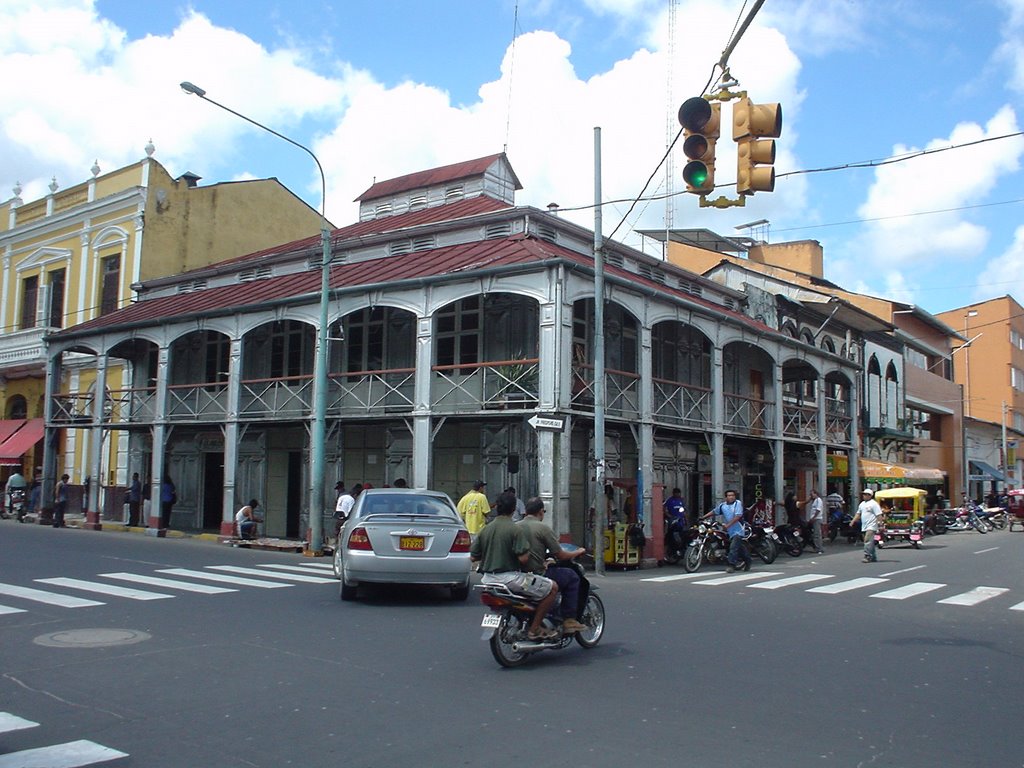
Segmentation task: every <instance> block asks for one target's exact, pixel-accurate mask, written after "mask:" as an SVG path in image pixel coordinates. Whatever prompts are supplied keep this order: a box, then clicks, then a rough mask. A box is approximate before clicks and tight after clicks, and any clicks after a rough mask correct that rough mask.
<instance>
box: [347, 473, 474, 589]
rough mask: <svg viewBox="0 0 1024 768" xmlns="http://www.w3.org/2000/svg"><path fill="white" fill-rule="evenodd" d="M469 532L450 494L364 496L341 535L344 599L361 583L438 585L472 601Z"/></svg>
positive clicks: (398, 491) (396, 491)
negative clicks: (470, 596) (470, 591)
mask: <svg viewBox="0 0 1024 768" xmlns="http://www.w3.org/2000/svg"><path fill="white" fill-rule="evenodd" d="M470 543H471V539H470V535H469V531H467V530H466V526H465V525H464V524H463V522H462V518H461V517H460V516H459V513H458V512H457V511H456V509H455V505H454V504H453V503H452V500H451V499H450V498H449V497H448V495H447V494H444V493H441V492H439V491H426V490H412V489H407V488H371V489H370V490H367V491H363V492H362V493H361V494H360V495H359V498H358V499H356V504H355V506H354V507H353V508H352V512H351V513H350V514H349V516H348V519H347V520H346V521H345V524H344V525H343V526H342V528H341V532H340V533H339V534H338V542H337V546H336V547H335V548H334V573H335V575H336V576H337V577H338V578H339V579H340V580H341V599H342V600H355V599H356V596H357V592H358V589H359V585H360V584H365V583H376V584H436V585H439V586H445V587H449V588H450V589H451V595H452V599H453V600H465V599H466V598H467V597H468V596H469V570H470V562H469V546H470Z"/></svg>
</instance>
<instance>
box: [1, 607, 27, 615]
mask: <svg viewBox="0 0 1024 768" xmlns="http://www.w3.org/2000/svg"><path fill="white" fill-rule="evenodd" d="M24 612H25V609H24V608H12V607H11V606H9V605H0V616H3V615H4V614H5V613H24Z"/></svg>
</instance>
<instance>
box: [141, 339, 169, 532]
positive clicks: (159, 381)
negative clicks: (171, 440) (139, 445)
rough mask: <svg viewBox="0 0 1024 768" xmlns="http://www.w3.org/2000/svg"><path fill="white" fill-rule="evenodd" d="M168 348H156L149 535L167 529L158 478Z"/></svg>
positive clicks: (164, 422)
mask: <svg viewBox="0 0 1024 768" xmlns="http://www.w3.org/2000/svg"><path fill="white" fill-rule="evenodd" d="M169 358H170V349H169V347H167V345H165V344H161V345H160V348H159V349H158V350H157V362H156V397H155V399H154V402H153V466H152V472H153V476H152V477H150V478H149V498H150V502H149V520H147V523H148V524H149V528H148V529H147V530H146V533H147V534H149V535H150V536H166V535H167V531H166V529H164V528H161V527H160V480H161V479H162V478H163V476H164V461H165V451H164V448H165V442H166V440H167V436H168V427H167V385H168V383H169V366H168V363H169Z"/></svg>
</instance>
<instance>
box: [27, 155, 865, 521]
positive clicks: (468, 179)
mask: <svg viewBox="0 0 1024 768" xmlns="http://www.w3.org/2000/svg"><path fill="white" fill-rule="evenodd" d="M519 188H520V183H519V181H518V179H517V177H516V175H515V173H514V172H513V170H512V168H511V166H510V164H509V162H508V159H507V158H506V157H505V155H504V154H497V155H492V156H488V157H484V158H479V159H476V160H472V161H467V162H464V163H458V164H455V165H451V166H446V167H444V168H437V169H431V170H428V171H423V172H419V173H414V174H410V175H408V176H403V177H399V178H396V179H391V180H388V181H383V182H379V183H376V184H374V185H373V186H371V187H370V188H369V189H368V190H367V191H366V192H365V193H364V194H363V195H361V196H360V197H359V198H358V200H359V204H360V221H358V222H357V223H355V224H352V225H350V226H347V227H342V228H340V229H336V230H334V231H333V232H332V233H331V238H330V248H331V254H332V267H331V273H330V288H329V297H328V298H329V306H330V313H329V314H330V328H329V333H328V338H329V341H328V343H329V344H330V348H329V350H328V353H329V361H330V362H329V389H328V393H327V403H328V407H327V420H328V424H327V427H328V431H327V434H328V444H327V457H328V466H329V467H331V468H332V470H331V473H330V475H331V476H330V478H329V480H330V481H331V482H327V483H325V487H326V488H330V487H331V486H332V485H333V481H335V480H338V479H341V480H344V481H346V482H347V483H348V484H350V485H351V484H353V483H355V482H363V483H366V482H370V483H372V484H373V485H375V486H380V485H386V484H390V483H393V482H394V481H395V480H396V479H398V478H404V479H406V480H407V481H408V482H409V483H410V485H412V486H415V487H421V488H422V487H432V488H437V489H440V490H443V491H446V492H448V493H449V494H450V495H452V496H454V497H458V496H460V495H461V494H462V493H464V492H465V491H466V490H467V489H468V487H469V486H470V484H471V483H472V481H474V480H476V479H480V478H482V479H484V480H485V481H487V483H488V488H489V489H495V490H497V489H501V488H504V487H507V486H514V487H516V488H517V490H518V491H519V493H520V494H521V495H523V496H532V495H539V496H540V497H541V498H542V499H544V501H545V502H546V504H547V506H548V508H549V509H551V510H553V511H554V515H553V517H554V520H553V525H554V527H555V529H556V530H557V531H559V532H560V533H562V534H563V535H568V536H572V537H573V538H574V539H575V540H577V541H593V539H592V538H591V536H592V530H591V529H590V527H589V526H590V524H591V520H590V517H589V515H588V509H589V508H590V507H591V506H593V504H594V501H595V498H596V497H597V496H598V495H599V492H595V490H594V487H593V486H594V477H595V468H594V455H595V451H594V426H595V421H594V419H595V413H594V400H595V398H594V394H595V391H596V390H595V387H596V386H603V387H604V390H605V403H606V405H605V425H606V427H605V432H606V444H605V446H604V448H605V450H604V453H605V457H606V464H607V476H608V479H609V482H610V484H612V485H613V487H614V488H616V489H620V491H619V496H618V497H617V499H616V504H617V505H618V506H619V508H620V511H621V512H622V514H632V515H635V516H640V517H644V518H645V519H650V514H651V508H652V501H653V498H654V495H653V494H654V493H655V492H656V491H655V485H656V484H664V485H667V486H669V487H670V488H671V487H673V486H679V487H680V488H683V489H685V493H686V494H687V496H688V502H689V503H690V504H691V506H692V507H694V508H697V509H707V508H710V507H711V505H712V504H713V503H714V502H716V501H717V500H718V499H719V498H720V497H721V494H722V492H723V491H724V489H725V487H727V486H728V487H735V488H737V489H739V490H741V491H742V493H743V494H744V496H745V497H746V498H747V499H748V500H749V501H748V503H751V502H753V501H755V500H756V499H757V497H758V495H759V494H760V495H761V496H771V495H774V494H775V493H777V491H776V489H777V488H779V487H781V478H782V476H783V470H782V469H781V466H782V465H783V463H784V461H785V457H786V456H792V455H795V453H794V452H795V451H796V450H797V449H796V447H795V446H799V450H800V451H808V452H809V453H810V454H813V455H814V456H815V457H816V458H815V460H814V461H815V463H816V466H817V471H818V474H819V475H820V476H821V482H822V485H823V484H824V476H825V456H826V454H827V453H829V452H832V451H842V452H849V451H852V450H853V449H854V446H855V444H856V435H855V432H854V429H853V425H854V415H855V413H856V412H857V409H858V405H857V402H856V394H855V393H856V387H855V382H856V379H857V375H858V373H857V372H858V365H857V364H856V363H855V362H853V361H851V360H849V359H848V358H847V357H844V356H843V355H841V354H839V350H828V349H822V348H820V347H818V346H809V345H806V344H804V343H803V342H801V341H800V340H799V339H794V338H792V337H790V336H789V335H787V334H785V333H782V332H780V331H778V330H777V329H775V328H773V327H771V326H770V325H769V324H767V323H765V322H764V321H763V320H760V319H755V318H753V317H751V316H750V315H749V314H748V313H747V311H746V308H745V305H746V299H745V297H744V295H743V294H741V293H740V292H738V291H735V290H733V289H731V288H729V287H726V286H722V285H718V284H716V283H714V282H712V281H710V280H707V279H706V278H703V277H701V276H699V275H697V274H695V273H693V272H692V271H689V270H686V269H682V268H680V267H677V266H675V265H672V264H666V263H664V262H663V261H661V260H659V259H654V258H651V257H649V256H646V255H644V254H643V253H641V252H639V251H636V250H634V249H631V248H628V247H626V246H624V245H621V244H619V243H615V242H609V243H607V246H606V249H605V265H606V266H605V285H606V290H605V295H604V297H603V299H604V302H605V313H604V317H605V323H604V328H603V330H604V346H605V361H604V362H605V376H604V381H602V382H595V378H594V347H595V327H594V300H595V297H594V278H595V261H594V258H593V242H594V237H593V233H592V232H591V231H590V230H588V229H586V228H584V227H581V226H579V225H577V224H574V223H572V222H570V221H568V220H566V219H564V218H562V217H560V216H558V215H557V213H556V212H552V211H542V210H538V209H536V208H532V207H528V206H517V205H516V204H515V192H516V190H517V189H519ZM319 261H320V240H319V239H318V238H309V239H307V240H300V241H295V242H291V243H288V244H286V245H282V246H279V247H276V248H271V249H266V250H264V251H261V252H258V253H254V254H252V255H250V256H248V257H245V258H240V259H235V260H232V261H228V262H221V263H218V264H213V265H211V266H209V267H206V268H201V269H197V270H192V271H191V272H188V273H186V274H183V275H180V276H174V277H165V278H158V279H154V280H149V281H145V282H144V284H143V285H142V286H140V288H141V291H140V292H139V294H138V295H139V299H140V300H139V301H138V302H136V303H134V304H133V305H131V306H129V307H126V308H124V309H121V310H119V311H117V312H114V313H111V314H109V315H103V316H102V317H97V318H94V319H92V320H89V321H87V322H84V323H81V324H79V325H77V326H75V327H72V328H68V329H67V330H64V331H61V332H59V333H56V334H54V335H53V336H51V337H49V346H48V356H49V360H50V364H51V367H52V372H53V374H54V377H53V378H54V380H55V381H59V380H60V370H61V368H62V367H63V360H64V358H65V357H66V356H68V355H74V354H88V355H91V356H93V357H94V358H95V359H97V360H98V361H99V366H100V368H99V369H100V371H101V375H102V371H103V370H105V368H109V367H110V366H112V365H114V364H121V363H123V364H124V365H125V366H126V369H127V370H128V371H129V372H130V373H129V375H128V378H127V381H126V382H124V383H123V384H120V385H119V386H114V387H109V388H108V389H109V394H108V400H107V402H108V403H109V406H110V407H106V408H103V409H95V413H96V414H97V418H94V419H92V420H90V421H89V422H87V423H85V422H83V423H76V422H75V420H74V418H73V417H72V416H71V415H70V414H69V413H68V412H67V411H66V409H65V407H64V402H65V400H66V399H67V398H69V397H70V398H71V399H72V400H73V399H74V398H77V397H80V396H85V393H81V392H64V393H61V392H58V391H56V390H54V391H52V392H51V393H50V395H51V396H50V399H49V400H48V402H49V403H50V411H49V412H48V416H47V428H48V430H58V429H67V430H79V431H81V432H83V433H84V434H87V435H88V434H91V435H92V437H91V439H93V440H102V439H103V438H102V435H103V434H105V433H106V432H108V431H112V430H122V431H128V432H129V433H130V434H131V440H130V448H129V452H130V454H131V461H130V463H131V464H132V465H133V466H142V467H150V468H151V471H152V476H153V477H156V476H158V475H161V474H167V475H168V476H170V477H171V478H172V479H173V481H174V482H175V483H176V485H177V488H178V498H179V502H178V504H177V505H176V507H175V512H174V518H173V525H175V526H177V527H186V528H192V529H208V530H219V531H220V532H222V533H228V532H230V531H231V521H232V513H233V511H234V509H235V508H237V505H238V504H239V503H240V501H242V500H245V499H248V498H250V497H254V496H255V497H257V498H259V499H260V500H261V504H263V506H264V508H265V510H266V513H265V514H266V520H267V532H268V533H269V534H271V535H287V536H294V535H301V534H302V533H303V532H304V530H305V529H306V526H307V523H308V515H309V514H310V510H311V509H312V510H314V513H317V512H319V511H321V510H331V509H333V502H334V500H333V498H323V499H311V498H310V496H309V488H310V486H311V482H310V477H309V470H308V467H309V462H308V460H307V459H308V456H309V448H310V425H311V409H312V403H313V394H314V393H313V385H314V377H313V359H314V352H315V349H314V346H315V338H316V326H317V322H318V309H319V301H320V290H319V280H320V274H319V269H318V268H316V267H315V265H316V264H318V263H319ZM311 267H312V268H311ZM182 286H189V290H188V292H187V293H183V292H182V290H181V289H182ZM796 372H799V373H800V375H801V376H805V377H811V376H812V375H813V377H814V379H815V380H816V381H819V382H822V383H825V384H826V385H827V386H817V387H815V388H814V391H813V392H811V390H810V389H809V388H808V389H806V390H805V391H804V392H803V393H802V399H801V400H800V402H799V403H797V404H794V403H791V402H790V401H789V399H788V397H787V391H788V386H789V382H790V379H791V378H792V376H791V373H796ZM537 415H543V416H547V417H550V421H548V422H546V424H547V425H548V426H550V425H552V424H554V425H557V426H559V427H560V428H557V429H556V428H544V427H542V428H539V429H534V427H533V426H532V425H531V423H530V420H531V417H533V416H537ZM97 433H98V435H100V436H97ZM48 466H49V465H48ZM50 471H51V470H50V469H48V470H47V473H48V474H49V472H50ZM634 488H635V489H636V490H635V491H634V490H633V489H634ZM491 493H492V495H493V494H494V491H492V492H491ZM155 524H156V523H155V521H153V520H151V525H155ZM648 530H649V529H648Z"/></svg>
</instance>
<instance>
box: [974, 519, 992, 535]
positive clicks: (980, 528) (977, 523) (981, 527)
mask: <svg viewBox="0 0 1024 768" xmlns="http://www.w3.org/2000/svg"><path fill="white" fill-rule="evenodd" d="M971 525H973V526H974V530H976V531H977V532H978V533H988V526H987V525H985V523H983V522H982V520H981V518H980V517H976V518H974V519H973V520H972V521H971Z"/></svg>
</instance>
